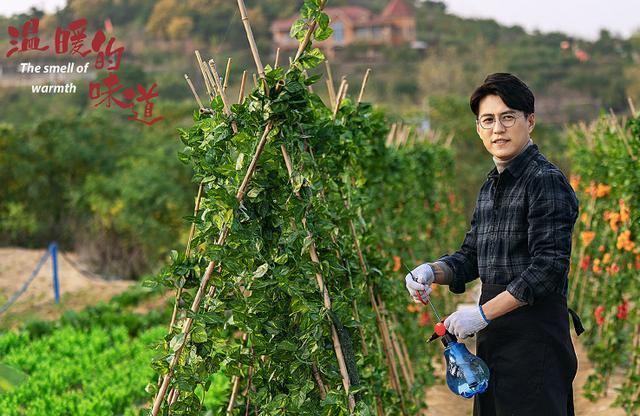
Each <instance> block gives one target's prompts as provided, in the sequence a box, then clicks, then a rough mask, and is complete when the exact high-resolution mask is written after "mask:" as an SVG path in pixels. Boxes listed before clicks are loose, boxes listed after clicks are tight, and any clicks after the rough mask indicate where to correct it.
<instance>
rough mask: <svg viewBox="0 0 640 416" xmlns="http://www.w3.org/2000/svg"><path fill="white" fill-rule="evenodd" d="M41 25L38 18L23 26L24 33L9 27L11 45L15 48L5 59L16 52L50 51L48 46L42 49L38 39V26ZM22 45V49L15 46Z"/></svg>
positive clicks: (28, 21)
mask: <svg viewBox="0 0 640 416" xmlns="http://www.w3.org/2000/svg"><path fill="white" fill-rule="evenodd" d="M39 25H40V21H39V20H38V19H37V18H35V17H34V18H33V19H29V20H27V21H26V22H25V23H24V25H22V32H20V31H19V30H18V28H16V27H15V26H9V27H8V28H7V32H8V33H9V36H11V38H12V39H11V40H10V41H9V43H10V44H12V45H14V47H13V48H11V49H9V51H8V52H7V53H6V55H5V57H7V58H8V57H10V56H11V55H13V54H14V53H16V52H26V51H46V50H47V49H49V47H48V46H43V47H42V48H40V47H39V46H40V37H38V26H39ZM18 44H20V47H17V46H15V45H18Z"/></svg>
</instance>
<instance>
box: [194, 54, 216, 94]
mask: <svg viewBox="0 0 640 416" xmlns="http://www.w3.org/2000/svg"><path fill="white" fill-rule="evenodd" d="M196 61H197V62H198V68H199V69H200V73H202V78H203V79H204V85H205V87H206V88H207V93H208V94H209V100H213V92H212V91H211V85H210V84H209V78H208V77H207V74H205V70H204V67H203V66H202V57H201V56H200V51H199V50H197V49H196Z"/></svg>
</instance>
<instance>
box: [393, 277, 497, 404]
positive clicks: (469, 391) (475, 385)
mask: <svg viewBox="0 0 640 416" xmlns="http://www.w3.org/2000/svg"><path fill="white" fill-rule="evenodd" d="M405 267H406V265H405ZM407 270H408V268H407ZM409 273H410V274H411V275H412V276H413V273H411V270H409ZM414 280H415V279H414ZM416 295H417V296H418V298H419V299H420V301H421V302H422V303H423V304H425V305H426V304H429V305H431V309H433V313H434V314H435V315H436V318H437V319H438V324H436V332H434V333H433V335H431V338H429V340H428V342H431V341H433V340H434V339H437V338H440V337H442V338H441V341H442V344H443V345H444V347H445V348H444V358H445V360H446V362H447V386H449V389H450V390H451V391H452V392H454V393H455V394H458V395H460V396H462V397H465V398H467V399H468V398H471V397H473V396H475V395H476V394H479V393H483V392H484V391H485V390H487V387H488V386H489V367H487V364H485V362H484V361H482V359H480V358H478V357H476V356H475V355H473V354H471V353H470V352H469V350H468V349H467V347H466V346H465V345H464V344H462V343H460V342H458V338H456V336H455V335H453V334H452V333H450V332H449V331H447V330H446V329H445V328H444V324H443V323H442V320H441V319H440V315H439V314H438V311H437V310H436V308H435V306H433V304H432V303H431V302H429V301H428V300H427V301H424V300H423V299H422V296H420V292H419V291H416Z"/></svg>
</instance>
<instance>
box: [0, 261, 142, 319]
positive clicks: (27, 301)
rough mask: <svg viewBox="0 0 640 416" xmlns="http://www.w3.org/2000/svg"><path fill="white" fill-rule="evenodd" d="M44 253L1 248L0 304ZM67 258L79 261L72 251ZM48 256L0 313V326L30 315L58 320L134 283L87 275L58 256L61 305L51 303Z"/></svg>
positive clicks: (108, 297) (51, 289)
mask: <svg viewBox="0 0 640 416" xmlns="http://www.w3.org/2000/svg"><path fill="white" fill-rule="evenodd" d="M44 252H45V250H44V249H39V250H33V249H24V248H0V305H2V304H4V303H5V302H6V301H7V300H8V299H9V298H10V297H11V296H12V295H13V294H14V293H15V291H16V290H18V289H19V288H20V287H21V286H22V284H23V283H24V282H25V280H27V278H28V277H29V275H30V274H31V271H32V270H33V269H34V268H35V266H36V264H37V263H38V261H39V260H40V258H41V257H42V254H43V253H44ZM67 257H69V258H70V259H71V261H73V262H74V263H76V264H78V263H79V260H78V259H77V257H76V256H75V254H73V253H68V254H67ZM52 275H53V273H52V267H51V259H48V260H47V261H46V263H45V264H44V265H43V267H42V268H41V269H40V272H39V273H38V275H37V277H36V278H35V279H34V280H33V281H32V282H31V284H30V285H29V288H28V289H27V291H26V292H25V293H24V294H22V296H20V298H19V299H18V300H17V301H16V302H15V303H14V304H13V305H12V306H11V307H10V308H9V310H8V311H7V312H5V313H4V314H2V315H0V325H2V326H4V327H13V326H15V325H18V324H19V323H20V322H22V321H25V320H27V319H31V318H39V319H57V318H59V317H60V316H61V315H62V313H63V312H64V311H65V310H69V309H72V310H80V309H82V308H84V307H86V306H87V305H92V304H95V303H97V302H100V301H107V300H109V299H110V298H112V297H113V296H115V295H117V294H119V293H122V292H124V291H125V290H126V289H127V288H129V287H130V286H131V285H133V284H134V283H135V282H134V281H133V280H116V281H107V280H103V279H99V278H94V277H87V276H85V275H83V274H82V273H80V272H79V271H78V270H76V269H75V268H74V267H73V266H72V265H71V264H70V263H69V262H67V260H66V259H65V258H64V257H62V256H58V275H59V283H60V304H59V305H56V304H55V303H54V296H53V277H52Z"/></svg>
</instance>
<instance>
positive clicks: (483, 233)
mask: <svg viewBox="0 0 640 416" xmlns="http://www.w3.org/2000/svg"><path fill="white" fill-rule="evenodd" d="M578 205H579V203H578V199H577V198H576V195H575V192H574V191H573V189H572V188H571V186H570V185H569V182H568V181H567V178H566V177H565V176H564V174H563V173H562V172H561V171H560V169H558V168H557V167H556V166H555V165H553V164H552V163H551V162H549V161H548V160H547V159H546V158H545V157H544V155H542V153H540V151H539V150H538V146H537V145H536V144H532V145H530V146H529V147H527V148H526V149H525V150H524V151H523V152H522V153H521V154H519V155H518V156H517V157H516V158H515V159H513V160H512V161H511V163H510V164H509V165H508V166H507V167H506V168H505V170H504V171H503V172H502V173H501V174H498V171H497V169H496V168H494V169H493V170H492V171H491V172H489V174H488V175H487V181H486V182H485V183H484V184H483V185H482V187H481V188H480V193H479V194H478V200H477V202H476V207H475V210H474V212H473V217H472V219H471V229H470V230H469V231H468V232H467V234H466V235H465V238H464V242H463V243H462V247H461V248H460V250H458V251H456V252H455V253H453V254H451V255H449V254H445V255H444V256H442V257H440V258H439V259H438V261H440V262H444V263H445V264H446V265H447V266H449V267H450V268H451V271H452V272H453V276H452V277H453V281H452V282H451V284H450V285H449V289H450V290H451V291H452V292H453V293H463V292H464V291H465V284H466V283H467V282H470V281H472V280H474V279H476V278H478V277H480V280H481V281H482V282H483V283H490V284H501V285H507V291H508V292H509V293H511V294H512V295H513V296H514V297H515V298H517V299H519V300H521V301H523V302H527V303H528V304H533V303H534V302H535V301H536V299H539V298H541V297H543V296H545V295H547V294H549V293H554V292H556V293H560V294H562V295H564V296H566V295H567V286H568V280H567V275H568V273H569V262H570V260H569V258H570V256H571V234H572V232H573V225H574V224H575V222H576V219H577V218H578Z"/></svg>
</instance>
